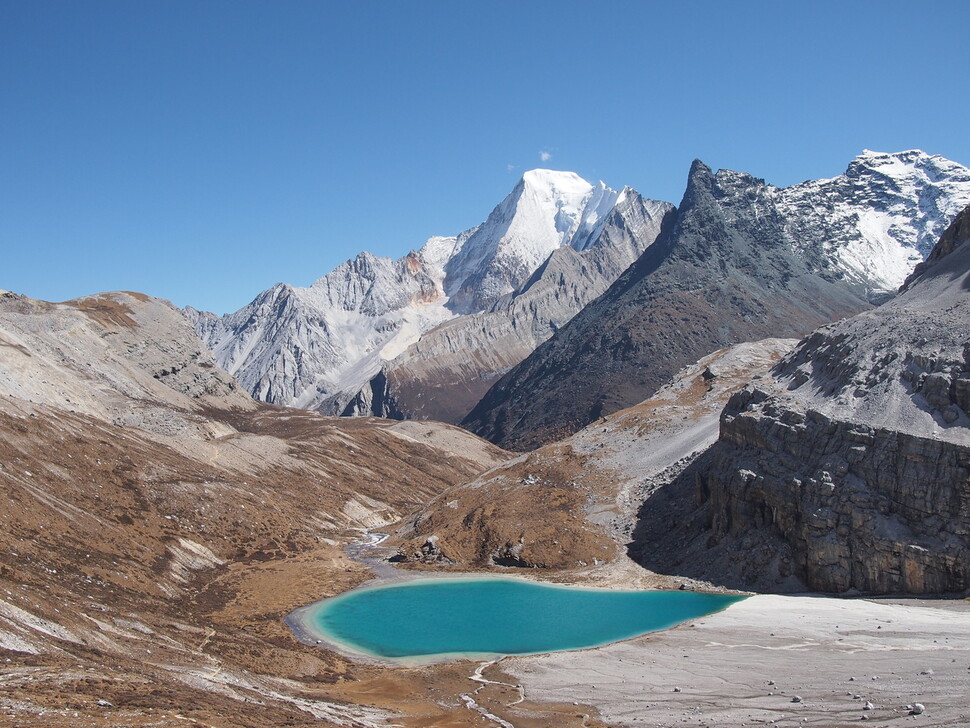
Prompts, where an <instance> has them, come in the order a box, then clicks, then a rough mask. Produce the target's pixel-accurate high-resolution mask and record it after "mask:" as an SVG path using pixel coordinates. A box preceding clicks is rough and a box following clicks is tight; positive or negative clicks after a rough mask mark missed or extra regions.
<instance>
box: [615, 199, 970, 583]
mask: <svg viewBox="0 0 970 728" xmlns="http://www.w3.org/2000/svg"><path fill="white" fill-rule="evenodd" d="M968 238H970V208H967V209H966V210H964V212H963V213H961V215H960V216H959V217H958V218H957V219H956V220H955V221H954V222H953V224H952V225H951V226H950V228H949V229H948V230H947V231H946V233H945V234H944V235H943V237H942V238H941V241H940V243H939V244H938V245H937V247H936V248H935V249H934V251H933V253H932V254H931V255H930V256H929V258H928V260H927V263H926V264H925V265H924V266H921V268H920V269H919V270H918V271H917V272H916V273H915V274H914V276H913V277H911V279H910V280H909V281H907V283H906V286H905V287H904V290H903V291H902V292H901V293H900V295H899V296H897V297H896V298H895V299H893V300H891V301H890V302H888V303H886V304H884V305H883V306H880V307H879V308H876V309H874V310H872V311H869V312H866V313H863V314H860V315H858V316H856V317H853V318H851V319H848V320H846V321H842V322H839V323H837V324H833V325H830V326H827V327H825V328H822V329H820V330H818V331H816V332H815V333H813V334H812V335H811V336H809V337H808V338H806V339H805V340H804V341H802V342H801V344H800V345H799V346H798V347H797V348H796V349H795V350H794V351H793V352H792V353H791V354H789V355H788V356H787V357H785V358H784V359H783V360H782V361H781V362H780V363H779V364H778V366H777V367H776V368H775V370H774V372H773V376H772V377H771V378H769V379H765V380H762V381H759V382H756V383H753V384H751V385H749V386H748V387H747V388H745V389H744V390H742V391H740V392H738V393H737V394H735V395H734V396H733V397H732V398H731V400H730V401H729V402H728V405H727V407H726V408H725V410H724V412H723V413H722V416H721V432H720V438H719V440H718V442H717V443H716V444H715V445H714V446H713V447H712V448H711V449H710V450H709V451H708V452H707V453H705V454H704V455H703V456H702V457H701V458H699V459H698V460H697V461H696V462H695V463H694V464H693V465H692V466H691V467H690V468H688V469H687V471H685V472H684V474H683V475H682V476H680V478H678V479H677V480H675V481H674V482H672V483H671V484H670V485H669V486H668V487H667V492H668V493H667V495H668V498H667V501H666V502H668V503H669V502H678V503H680V504H681V506H680V508H681V510H680V513H679V514H677V515H676V516H675V518H677V519H678V520H679V521H681V522H687V523H691V524H693V526H694V527H695V528H696V531H695V532H693V533H691V532H679V533H674V532H672V530H671V529H670V528H666V529H665V528H664V526H663V524H662V521H663V520H665V519H667V518H670V517H671V514H670V513H669V512H668V513H665V514H664V515H663V516H661V515H660V512H661V511H662V510H663V503H662V501H663V499H659V500H657V501H654V502H651V501H649V500H648V501H647V503H646V504H645V505H644V509H643V514H642V515H643V520H642V522H641V527H640V531H639V534H638V539H637V541H638V543H637V544H636V547H635V549H634V551H635V553H636V554H637V556H638V557H639V558H640V560H641V561H642V562H643V563H645V564H647V565H649V566H651V567H653V568H658V567H661V564H664V563H665V562H666V567H667V568H668V569H670V568H673V569H675V570H677V569H679V570H681V571H682V572H683V573H685V574H688V575H692V576H698V577H701V578H711V579H718V578H722V579H725V580H726V581H727V582H728V583H730V584H732V585H736V586H737V585H748V586H752V587H755V588H761V589H765V588H767V589H782V590H787V589H797V588H802V587H807V588H809V589H813V590H820V591H827V592H845V591H848V590H859V591H862V592H876V593H896V592H905V593H914V594H923V593H940V592H954V591H963V590H965V589H968V588H970V397H968V392H970V244H967V240H968ZM698 533H699V535H698ZM661 568H662V567H661ZM718 573H720V575H721V576H720V577H719V576H718Z"/></svg>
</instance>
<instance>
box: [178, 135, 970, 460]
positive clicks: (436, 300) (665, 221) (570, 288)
mask: <svg viewBox="0 0 970 728" xmlns="http://www.w3.org/2000/svg"><path fill="white" fill-rule="evenodd" d="M701 169H706V167H704V166H703V165H695V167H694V169H692V171H691V173H690V175H689V179H688V190H687V192H686V193H685V198H684V201H683V202H682V203H681V205H680V208H681V209H680V210H678V209H677V208H675V207H674V206H673V205H671V204H670V203H665V202H658V201H654V200H649V199H646V198H643V197H642V196H641V195H640V194H638V193H637V192H636V191H635V190H633V189H631V188H629V187H625V188H623V189H621V190H620V191H616V190H613V189H611V188H609V187H607V186H606V185H605V184H603V183H598V184H591V183H589V182H586V181H584V180H582V179H581V178H580V177H578V176H577V175H575V174H573V173H569V172H554V171H550V170H532V171H530V172H527V173H526V174H525V175H523V177H522V179H521V180H520V181H519V183H518V184H517V185H516V186H515V188H514V189H513V190H512V192H511V193H510V194H509V196H508V197H506V199H505V200H503V201H502V202H501V203H500V204H499V205H498V206H496V208H495V209H494V210H493V211H492V213H491V214H490V215H489V216H488V218H487V220H486V221H485V222H483V223H482V224H480V225H478V226H476V227H473V228H470V229H468V230H466V231H464V232H462V233H460V234H459V235H456V236H451V237H432V238H429V239H428V241H427V242H426V243H425V244H424V245H423V246H422V247H421V248H420V249H419V250H417V251H412V252H410V253H409V254H408V255H406V256H404V257H403V258H400V259H398V260H391V259H388V258H377V257H375V256H372V255H370V254H368V253H361V254H360V255H359V256H357V258H355V259H353V260H350V261H347V262H346V263H344V264H342V265H340V266H338V267H337V268H336V269H335V270H333V271H332V272H330V273H328V274H327V275H325V276H324V277H323V278H320V279H319V280H317V281H316V282H315V283H314V284H312V285H311V286H309V287H306V288H299V287H293V286H289V285H286V284H283V283H280V284H277V285H276V286H274V287H273V288H271V289H269V290H267V291H264V292H263V293H261V294H260V295H259V296H257V297H256V298H255V299H254V300H253V302H252V303H250V304H249V305H248V306H246V307H244V308H242V309H240V310H239V311H237V312H235V313H232V314H227V315H225V316H222V317H217V316H214V315H212V314H208V313H205V312H199V311H196V310H194V309H191V308H189V309H187V310H186V312H187V314H188V315H189V316H190V318H191V320H192V321H193V323H194V324H195V326H196V330H197V332H198V334H199V336H200V337H201V338H202V340H203V342H205V343H206V345H207V346H208V347H209V348H210V349H211V350H212V351H213V353H214V355H215V357H216V360H217V361H218V362H219V364H220V366H222V367H224V368H225V369H226V370H227V371H229V372H230V373H232V374H233V375H234V376H235V377H236V379H237V380H238V381H239V383H240V384H241V385H242V386H243V387H244V388H245V389H246V390H247V391H248V392H250V393H251V394H252V395H253V396H254V397H256V398H257V399H260V400H263V401H266V402H271V403H275V404H285V405H289V406H296V407H302V408H308V409H315V410H318V411H321V412H323V413H326V414H338V415H365V414H376V415H381V416H389V417H395V418H408V419H414V418H416V419H437V420H442V421H446V422H452V423H457V422H460V421H462V420H465V422H466V425H467V426H469V427H471V428H473V429H474V430H475V431H477V432H480V433H482V434H484V435H485V436H487V437H489V438H492V439H495V440H496V441H498V442H502V443H503V444H504V445H506V446H511V447H527V446H529V445H531V444H534V443H536V442H539V441H542V440H543V439H544V438H545V437H546V435H545V434H543V433H544V432H545V430H541V428H540V430H541V431H540V430H536V432H535V434H534V435H533V434H529V435H523V436H520V435H519V434H517V433H518V432H519V430H522V431H525V430H528V431H529V432H531V431H532V430H533V429H534V426H533V425H531V424H526V423H527V422H529V421H531V420H530V418H531V417H532V415H529V414H527V413H526V412H524V411H523V412H521V413H520V412H519V410H518V409H517V408H516V406H514V405H511V404H510V401H511V400H520V399H522V397H521V396H519V395H517V394H515V386H516V385H514V384H513V383H514V382H518V381H523V382H526V381H529V382H531V380H527V379H526V378H524V377H526V375H525V371H526V369H528V370H529V371H532V370H533V369H534V368H535V367H537V366H539V365H538V364H537V360H536V359H533V360H532V361H531V362H525V360H526V359H527V357H530V355H532V354H533V352H535V351H536V349H537V348H539V347H540V345H541V344H543V343H544V342H546V341H548V340H549V339H552V338H555V339H556V340H557V341H561V342H565V341H566V340H567V337H568V340H569V342H570V343H569V344H565V343H564V344H559V346H565V347H567V348H575V346H576V340H575V337H576V333H575V331H571V332H570V333H566V332H561V331H560V330H561V329H563V328H564V327H565V326H566V324H568V323H570V321H571V320H572V319H573V318H574V317H575V316H576V314H578V313H579V312H580V311H582V310H583V309H584V308H585V307H586V306H587V305H589V304H590V303H592V302H593V301H594V300H596V299H597V298H598V297H600V296H603V295H608V296H610V297H611V298H615V297H616V296H618V295H619V290H620V288H622V289H624V290H625V289H627V288H629V287H630V286H631V285H632V281H631V279H632V278H642V277H644V276H645V275H646V273H645V271H646V269H649V268H651V267H652V266H655V265H659V262H660V260H661V259H662V258H664V257H666V256H667V255H668V254H670V252H671V251H674V256H675V257H680V258H685V257H690V256H691V255H692V256H693V259H694V260H695V263H697V266H698V267H697V269H696V270H695V271H694V272H703V271H702V269H704V268H705V267H706V268H707V269H708V272H707V275H716V274H717V271H716V270H715V268H713V267H712V265H711V264H710V262H709V261H708V262H707V263H705V262H704V260H705V257H706V256H707V255H708V251H707V250H706V249H705V248H704V246H703V245H701V246H700V247H698V248H697V249H696V250H695V251H694V252H693V253H691V254H690V255H688V254H687V253H686V252H685V251H686V248H685V246H684V244H683V243H682V242H681V243H677V242H676V241H674V237H676V236H679V237H681V238H682V237H683V236H685V235H687V231H686V227H685V226H689V225H694V227H695V229H696V230H697V231H700V232H696V233H695V238H697V239H699V237H698V236H700V237H703V236H704V235H706V232H704V230H705V228H704V226H705V225H706V224H707V221H705V220H703V219H699V218H698V213H697V211H696V210H694V211H693V212H691V211H690V210H689V209H688V210H684V209H683V208H684V207H685V205H687V207H688V208H691V206H692V205H693V206H696V205H695V199H694V198H695V197H696V195H697V194H699V187H698V185H699V184H700V181H701V180H700V177H701V176H703V175H702V173H701V171H700V170H701ZM712 174H713V173H712ZM708 186H709V187H710V192H709V194H708V197H709V198H710V199H711V204H712V205H714V207H711V206H710V205H709V209H710V210H714V209H715V208H717V209H719V210H721V211H722V213H723V214H722V215H721V219H720V220H718V221H713V220H712V221H711V222H712V224H715V222H716V224H717V225H719V226H720V227H721V228H724V227H725V226H727V227H728V228H731V229H733V230H734V231H735V233H736V234H737V235H742V236H744V235H747V236H749V242H750V244H751V245H753V246H754V247H753V248H752V250H753V251H755V255H754V257H751V256H750V255H749V256H748V258H747V259H745V260H740V259H738V260H737V261H735V262H736V263H737V264H738V265H739V266H740V267H739V268H738V270H739V271H740V274H741V275H748V273H752V274H754V275H756V276H760V278H761V280H762V282H767V283H771V284H774V279H773V276H775V275H776V274H777V275H780V276H781V277H780V278H779V279H778V283H779V284H780V285H781V286H782V287H785V286H788V285H789V281H790V280H792V279H793V278H799V277H800V276H804V275H810V276H814V278H815V279H817V280H814V281H813V283H812V284H811V286H809V285H808V283H807V280H805V281H801V282H799V281H795V283H792V284H791V285H794V286H796V287H798V286H802V289H803V290H802V293H803V295H804V296H805V298H806V299H807V301H806V304H807V305H808V307H809V309H812V311H811V313H806V312H804V311H800V312H798V313H797V314H796V315H795V316H793V317H789V325H788V326H787V329H786V330H785V331H783V332H782V333H783V334H784V335H801V334H803V333H805V332H807V331H808V330H811V328H813V327H814V326H815V325H818V324H819V323H822V322H824V321H828V320H832V319H833V318H836V317H838V316H840V315H844V314H846V313H854V312H856V311H858V310H861V309H862V308H863V307H864V306H866V305H869V304H871V303H875V302H879V301H881V300H884V299H885V298H886V297H887V296H888V295H890V293H891V292H892V291H893V290H894V289H895V288H896V287H898V285H899V284H900V283H901V282H902V280H903V279H904V278H905V276H906V275H907V274H908V273H909V271H910V270H912V267H913V266H914V265H915V264H916V263H917V262H919V261H920V260H922V259H923V257H925V255H926V254H927V253H928V252H929V250H930V249H931V247H932V245H933V243H934V242H935V240H936V239H937V238H938V237H939V235H940V233H942V231H943V228H944V227H945V225H946V223H947V222H948V221H949V220H950V219H951V218H952V217H953V216H954V215H955V214H956V212H957V211H958V210H959V209H961V208H962V206H963V205H964V204H966V203H967V202H970V171H968V170H967V169H966V168H964V167H962V166H961V165H958V164H956V163H954V162H951V161H949V160H946V159H944V158H942V157H939V156H932V155H928V154H925V153H923V152H920V151H908V152H900V153H896V154H880V153H875V152H864V153H863V154H861V155H860V156H859V157H857V158H856V159H855V160H853V161H852V162H851V163H850V164H849V166H848V169H847V170H846V172H845V173H844V174H842V175H839V176H837V177H835V178H832V179H827V180H818V181H810V182H805V183H802V184H799V185H794V186H792V187H788V188H776V187H772V186H770V185H767V184H765V183H764V182H762V181H760V180H757V179H755V178H753V177H750V176H749V175H745V174H740V173H734V172H729V171H726V170H721V171H719V172H718V173H717V175H713V182H712V183H711V184H710V185H708ZM728 208H730V209H728ZM719 214H721V213H719ZM691 216H693V218H691ZM691 219H693V220H694V221H693V222H690V220H691ZM678 221H679V224H677V223H678ZM675 228H676V229H675ZM755 228H757V230H756V229H755ZM735 233H732V234H735ZM765 243H768V244H769V245H768V247H767V248H765V245H764V244H765ZM675 249H676V250H675ZM769 251H774V252H769ZM775 252H777V253H779V254H782V255H783V256H785V257H786V261H785V262H778V261H775V260H773V259H772V260H771V261H769V260H768V259H767V258H764V256H768V258H771V257H772V256H773V255H774V253H775ZM644 256H646V257H644ZM758 256H762V258H763V259H760V260H759V259H757V257H758ZM631 266H633V267H632V268H631ZM779 266H780V268H784V269H785V270H784V271H782V272H780V273H779V270H780V268H779ZM664 267H665V269H666V268H669V266H664ZM628 268H629V269H630V270H627V269H628ZM634 268H636V269H637V271H639V272H636V271H634ZM773 268H775V269H779V270H773ZM624 272H626V274H627V275H626V277H625V278H624V280H623V281H619V280H618V279H619V278H620V276H621V275H622V274H624ZM691 274H692V273H691ZM683 275H685V276H688V279H685V280H684V281H682V284H683V285H684V286H690V285H692V281H690V280H689V275H690V274H688V273H687V272H685V273H683ZM651 280H654V278H652V277H651ZM614 284H615V287H614V290H612V291H610V292H609V293H608V290H607V289H609V288H610V286H613V285H614ZM738 285H739V286H740V288H741V289H744V295H745V296H749V297H754V299H757V300H760V301H761V303H760V304H759V305H762V306H763V307H766V308H767V309H768V310H772V309H773V308H774V304H773V303H771V301H770V296H768V297H767V298H766V297H765V296H764V295H762V293H760V292H759V290H760V288H759V287H760V286H761V283H757V284H753V283H752V281H747V280H746V281H743V282H742V281H738ZM806 286H807V287H806ZM813 286H817V287H820V288H818V290H815V289H813V290H809V289H810V288H812V287H813ZM823 290H824V293H823V292H822V291H823ZM830 294H831V296H830ZM598 305H605V304H603V303H602V302H600V303H599V304H598ZM658 305H659V304H658ZM706 305H708V306H712V305H714V303H713V299H712V300H711V301H708V302H707V304H706ZM815 309H817V310H815ZM779 313H780V312H779ZM746 315H747V317H748V320H749V321H750V320H751V319H752V317H753V318H757V314H756V313H753V312H748V313H747V314H746ZM784 316H785V315H782V316H781V317H784ZM716 318H717V316H715V317H714V319H716ZM667 323H669V322H667ZM667 323H663V322H661V323H658V324H657V325H658V326H667ZM709 325H710V328H711V329H712V330H711V331H708V332H705V333H704V334H703V335H701V339H703V341H699V342H698V345H697V346H694V347H693V348H689V350H685V351H684V352H683V353H682V354H681V355H679V356H677V357H675V360H676V362H677V368H679V366H681V365H683V364H686V363H688V361H694V360H695V359H696V358H697V355H699V352H701V350H702V349H704V347H706V346H709V345H712V344H714V345H716V344H719V343H730V342H731V341H734V340H740V339H739V338H738V337H744V338H751V337H758V336H760V335H767V333H770V332H769V329H770V328H771V327H772V326H773V324H771V323H770V322H767V321H762V322H761V324H760V325H759V324H758V323H757V322H754V323H751V324H750V325H747V324H746V325H745V326H743V327H742V328H744V331H741V330H737V331H729V330H724V326H723V325H722V324H721V323H720V322H718V321H716V320H711V321H709ZM576 326H578V323H574V324H572V325H571V328H573V329H574V328H575V327H576ZM728 328H730V327H728ZM668 329H669V327H668ZM669 330H671V331H672V330H673V329H669ZM617 345H618V342H614V343H613V344H611V345H610V346H612V347H613V348H614V349H616V348H617ZM623 347H624V345H623V344H619V351H617V352H616V355H617V356H618V357H620V359H623V357H624V356H626V355H624V354H623V353H622V351H623ZM592 349H593V351H592V352H591V356H590V360H591V362H592V361H595V360H597V359H598V357H599V356H600V354H599V353H597V352H598V349H596V347H592ZM535 356H537V357H538V356H540V355H539V354H536V355H535ZM605 356H606V357H607V359H608V360H609V359H610V357H612V356H613V354H609V353H607V354H606V355H605ZM606 366H607V367H611V366H613V364H612V363H607V364H606ZM636 366H637V367H641V366H646V367H647V368H649V369H651V370H652V369H655V368H656V367H655V364H654V363H652V362H649V361H648V362H639V360H636ZM671 366H672V365H671ZM516 367H520V368H518V369H516V370H515V371H514V372H513V371H512V370H513V369H514V368H516ZM673 371H676V368H674V369H671V368H670V366H667V368H665V369H662V370H661V369H657V371H656V374H655V375H653V376H651V377H648V380H647V381H645V382H643V383H639V382H637V383H631V384H629V386H628V384H627V383H626V382H624V383H623V384H621V385H620V387H619V388H620V389H623V390H626V389H629V395H628V396H627V395H617V393H616V391H614V390H615V388H614V387H608V388H607V389H608V390H609V391H602V390H601V391H597V392H595V393H592V392H591V393H590V395H589V396H584V397H583V398H582V401H581V402H580V403H577V405H576V411H575V412H573V413H571V414H570V416H569V418H567V419H568V420H569V422H571V423H572V424H568V425H565V427H566V430H569V429H575V427H576V426H579V425H581V424H585V422H586V421H589V418H590V417H591V416H595V415H597V413H602V412H609V411H613V410H615V409H616V407H618V406H625V405H628V404H631V403H632V402H634V401H637V399H636V398H637V397H640V398H642V396H645V394H646V393H648V392H647V389H649V388H650V387H654V388H655V387H656V386H659V384H660V383H661V382H662V381H663V380H664V379H665V378H666V377H667V376H669V375H670V374H671V373H672V372H673ZM507 374H508V375H509V376H508V378H507V379H506V380H503V382H502V383H498V384H497V382H498V380H499V379H500V378H502V377H503V376H505V375H507ZM524 386H525V389H528V388H530V387H531V386H532V384H531V383H528V384H525V385H524ZM493 387H494V390H493V391H492V392H491V393H489V389H490V388H493ZM487 393H488V398H486V399H484V401H483V398H484V397H485V395H486V394H487ZM614 400H615V401H614ZM543 406H544V404H543V403H541V402H537V403H536V408H542V407H543ZM557 418H558V415H557ZM510 419H512V420H515V421H520V420H521V421H522V424H521V425H516V426H515V427H512V428H511V429H510V428H509V426H508V425H507V424H506V423H507V422H508V421H509V420H510ZM566 430H563V429H562V427H560V428H559V429H558V430H557V431H558V432H563V431H566Z"/></svg>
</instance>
